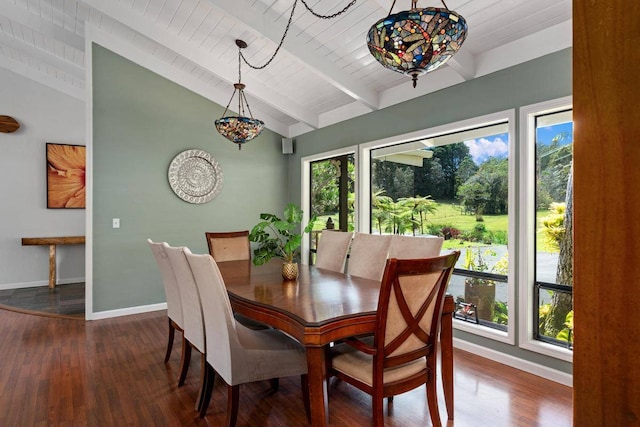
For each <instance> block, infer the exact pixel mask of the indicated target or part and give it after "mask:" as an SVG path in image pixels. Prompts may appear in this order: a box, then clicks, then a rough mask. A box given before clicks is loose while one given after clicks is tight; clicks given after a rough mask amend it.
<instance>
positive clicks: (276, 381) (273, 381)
mask: <svg viewBox="0 0 640 427" xmlns="http://www.w3.org/2000/svg"><path fill="white" fill-rule="evenodd" d="M269 382H270V383H271V390H273V391H278V389H279V388H280V378H271V379H270V380H269Z"/></svg>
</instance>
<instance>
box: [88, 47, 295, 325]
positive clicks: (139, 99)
mask: <svg viewBox="0 0 640 427" xmlns="http://www.w3.org/2000/svg"><path fill="white" fill-rule="evenodd" d="M92 51H93V146H94V158H93V173H94V183H93V239H94V241H93V307H94V312H101V311H106V310H114V309H121V308H127V307H136V306H144V305H148V304H155V303H161V302H164V301H165V296H164V290H163V287H162V282H161V278H160V273H159V271H158V268H157V266H156V264H155V261H154V259H153V256H152V255H151V251H150V249H149V247H148V246H147V243H146V239H147V238H151V239H152V240H156V241H167V242H168V243H169V244H171V245H185V246H188V247H189V248H191V250H192V251H193V252H196V253H198V252H199V253H205V252H207V246H206V240H205V237H204V233H205V231H215V230H220V231H228V230H241V229H250V228H251V227H252V226H253V224H254V223H256V222H257V220H258V215H259V213H260V212H267V211H268V212H280V211H281V210H282V209H283V208H284V206H285V204H286V200H287V192H286V189H287V163H286V157H285V156H284V155H282V153H281V136H280V135H278V134H275V133H273V132H270V131H265V132H264V133H263V134H262V135H261V136H260V137H259V138H258V139H256V140H254V141H251V142H250V143H248V144H246V145H245V146H244V147H243V148H242V151H238V148H237V146H235V145H234V144H232V143H231V142H229V141H227V140H226V139H224V138H223V137H222V136H220V135H219V134H218V133H217V132H216V130H215V127H214V126H213V121H214V119H215V118H217V117H220V116H221V115H222V112H223V110H224V109H223V107H220V106H219V105H217V104H214V103H213V102H211V101H208V100H207V99H205V98H202V97H201V96H199V95H196V94H194V93H193V92H190V91H189V90H187V89H185V88H183V87H181V86H179V85H177V84H175V83H172V82H170V81H169V80H166V79H164V78H163V77H161V76H159V75H157V74H154V73H153V72H151V71H149V70H147V69H145V68H142V67H140V66H138V65H136V64H134V63H132V62H130V61H128V60H126V59H124V58H122V57H121V56H118V55H116V54H115V53H113V52H110V51H109V50H107V49H104V48H102V47H100V46H98V45H95V44H94V45H93V50H92ZM229 90H230V91H231V86H230V87H229ZM191 148H197V149H202V150H205V151H208V152H209V153H211V154H212V155H213V156H214V157H215V158H216V160H217V161H218V162H219V163H220V165H221V166H222V170H223V174H224V187H223V190H222V192H221V193H220V195H219V196H218V197H216V198H215V199H213V200H212V201H211V202H209V203H206V204H202V205H193V204H190V203H186V202H184V201H182V200H181V199H179V198H178V197H177V196H175V195H174V194H173V191H172V190H171V188H170V187H169V182H168V179H167V169H168V166H169V163H170V162H171V160H172V159H173V157H174V156H175V155H176V154H178V153H180V152H181V151H183V150H187V149H191ZM112 218H120V222H121V227H120V229H113V228H112V227H111V225H112Z"/></svg>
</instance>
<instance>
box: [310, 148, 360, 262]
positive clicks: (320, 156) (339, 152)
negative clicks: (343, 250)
mask: <svg viewBox="0 0 640 427" xmlns="http://www.w3.org/2000/svg"><path fill="white" fill-rule="evenodd" d="M348 154H353V163H354V164H355V167H356V170H355V176H354V184H353V188H354V191H355V202H354V207H353V209H354V215H353V221H354V228H355V230H356V231H359V230H358V226H359V223H358V211H359V209H358V207H359V206H360V205H359V200H358V193H359V184H358V183H359V181H360V173H359V172H358V171H359V155H358V146H357V145H350V146H348V147H344V148H338V149H336V150H332V151H326V152H323V153H317V154H312V155H309V156H305V157H302V158H301V159H300V172H301V173H300V175H301V182H300V185H301V187H300V188H301V190H302V191H301V194H300V206H302V207H303V208H302V211H303V212H302V224H307V223H308V222H309V218H310V213H309V208H308V207H309V206H310V203H311V190H310V183H311V163H313V162H317V161H321V160H326V159H331V158H333V157H338V156H344V155H348ZM310 249H311V248H310V245H309V233H304V234H303V236H302V245H301V247H300V262H301V263H302V264H307V263H308V262H309V252H310Z"/></svg>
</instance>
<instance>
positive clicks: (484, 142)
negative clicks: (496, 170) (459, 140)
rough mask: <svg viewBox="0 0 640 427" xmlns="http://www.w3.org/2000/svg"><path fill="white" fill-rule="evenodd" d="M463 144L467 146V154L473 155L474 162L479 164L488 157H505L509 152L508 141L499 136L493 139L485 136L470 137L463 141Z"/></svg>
mask: <svg viewBox="0 0 640 427" xmlns="http://www.w3.org/2000/svg"><path fill="white" fill-rule="evenodd" d="M464 144H465V145H466V146H467V147H469V154H471V157H473V161H474V162H475V163H476V164H480V163H482V162H483V161H485V160H486V159H487V158H489V157H498V158H502V157H506V156H507V154H509V143H508V142H507V141H504V140H503V139H502V138H500V137H496V138H494V139H493V140H489V139H486V138H480V139H472V140H469V141H465V142H464Z"/></svg>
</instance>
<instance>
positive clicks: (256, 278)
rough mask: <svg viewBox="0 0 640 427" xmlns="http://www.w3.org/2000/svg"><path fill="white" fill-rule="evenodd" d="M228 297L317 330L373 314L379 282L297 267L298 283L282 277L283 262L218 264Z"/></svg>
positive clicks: (376, 303)
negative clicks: (347, 319) (343, 320)
mask: <svg viewBox="0 0 640 427" xmlns="http://www.w3.org/2000/svg"><path fill="white" fill-rule="evenodd" d="M218 267H219V268H220V272H221V273H222V277H223V278H224V281H225V284H226V286H227V290H228V292H229V294H230V298H231V299H232V300H235V301H234V302H241V301H242V300H244V301H246V302H247V303H250V304H253V305H256V306H264V307H265V308H268V309H270V310H275V311H280V312H282V313H283V314H286V315H287V316H289V317H295V318H296V319H297V320H298V322H300V323H301V325H303V326H305V327H320V326H322V325H324V324H326V323H328V322H331V321H335V320H337V319H340V318H349V317H353V316H359V317H362V315H367V314H369V315H372V316H374V317H375V313H376V310H377V306H378V297H379V294H380V282H379V281H376V280H369V279H363V278H360V277H352V276H349V275H347V274H342V273H335V272H332V271H328V270H322V269H318V268H315V267H310V266H308V265H299V271H300V275H299V277H298V280H297V281H291V282H289V281H285V280H284V279H283V278H282V261H280V260H277V259H274V260H271V261H270V262H269V263H267V264H265V265H263V266H259V267H256V266H254V265H253V264H252V263H251V261H227V262H220V263H218Z"/></svg>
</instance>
